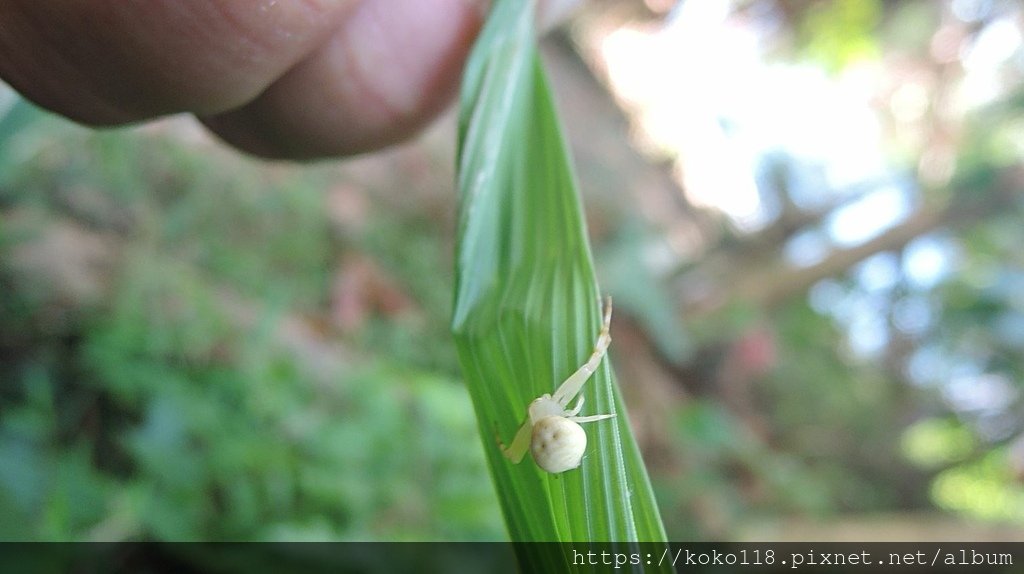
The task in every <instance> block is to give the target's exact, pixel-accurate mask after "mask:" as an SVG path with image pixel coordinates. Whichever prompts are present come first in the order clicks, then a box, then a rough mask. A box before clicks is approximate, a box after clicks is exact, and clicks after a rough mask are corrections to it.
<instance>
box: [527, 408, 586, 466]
mask: <svg viewBox="0 0 1024 574" xmlns="http://www.w3.org/2000/svg"><path fill="white" fill-rule="evenodd" d="M586 450H587V433H586V432H584V431H583V428H582V427H581V426H580V425H579V424H577V423H575V422H573V421H571V420H569V419H567V418H565V417H560V416H549V417H544V418H542V419H540V420H539V421H537V422H536V423H535V424H534V425H533V437H532V440H531V442H530V454H532V455H533V460H534V462H536V463H537V466H539V467H541V468H542V469H544V470H546V471H548V472H550V473H559V472H565V471H567V470H572V469H574V468H576V467H578V466H579V465H580V462H581V461H582V460H583V453H584V452H585V451H586Z"/></svg>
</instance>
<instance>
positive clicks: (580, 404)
mask: <svg viewBox="0 0 1024 574" xmlns="http://www.w3.org/2000/svg"><path fill="white" fill-rule="evenodd" d="M582 410H583V395H580V397H579V398H578V399H576V405H575V406H573V407H572V410H571V411H566V413H565V416H567V417H574V416H576V415H578V414H580V411H582Z"/></svg>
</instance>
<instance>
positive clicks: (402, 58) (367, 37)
mask: <svg viewBox="0 0 1024 574" xmlns="http://www.w3.org/2000/svg"><path fill="white" fill-rule="evenodd" d="M483 16H484V14H483V10H482V3H481V2H476V1H473V0H431V1H426V0H362V1H361V2H360V3H359V5H358V6H357V7H356V8H355V9H354V10H353V11H352V12H351V13H350V14H349V15H348V16H347V18H346V19H345V21H344V22H343V23H342V24H341V25H340V26H339V28H338V29H337V30H336V31H335V32H334V34H333V35H332V36H331V38H330V39H329V40H328V41H327V42H326V43H325V44H324V45H323V46H322V47H321V48H320V49H319V50H317V51H316V52H315V53H314V54H312V55H311V56H310V57H309V58H307V59H306V60H305V61H304V62H302V63H301V64H299V65H298V66H296V67H295V68H293V69H292V70H291V71H289V72H288V73H287V74H285V75H284V77H282V78H281V79H280V80H278V81H277V82H275V83H274V84H273V85H272V86H270V88H269V89H267V90H266V91H265V92H264V93H263V94H261V95H260V96H259V97H258V98H256V99H255V100H254V101H252V102H251V103H249V104H247V105H245V106H242V107H241V108H239V109H237V110H233V111H231V112H228V113H224V114H218V115H215V116H212V117H206V118H203V121H204V122H205V123H206V124H207V126H209V127H210V128H211V129H212V130H213V131H214V132H216V133H217V134H218V135H220V137H222V138H223V139H225V140H226V141H228V142H229V143H231V144H232V145H235V146H237V147H239V148H241V149H244V150H246V151H249V152H251V153H255V154H257V155H263V156H270V157H290V158H310V157H318V156H329V155H350V154H354V153H359V152H363V151H367V150H371V149H376V148H380V147H383V146H385V145H388V144H391V143H394V142H397V141H400V140H402V139H405V138H407V137H409V136H410V135H411V134H413V133H415V132H416V131H417V130H419V129H420V128H421V127H423V126H424V125H425V124H426V123H427V122H428V121H429V120H430V119H432V118H433V117H434V116H436V115H437V114H438V113H439V112H440V111H441V110H442V109H443V108H444V107H445V106H446V105H447V104H448V102H449V101H450V100H451V98H452V97H453V95H454V93H455V91H456V88H457V85H458V78H459V75H460V73H461V71H462V67H463V64H464V63H465V60H466V56H467V55H468V53H469V50H470V47H471V45H472V41H473V39H474V37H475V36H476V33H477V32H478V30H479V27H480V25H481V23H482V20H483Z"/></svg>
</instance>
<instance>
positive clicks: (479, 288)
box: [452, 0, 665, 542]
mask: <svg viewBox="0 0 1024 574" xmlns="http://www.w3.org/2000/svg"><path fill="white" fill-rule="evenodd" d="M533 34H534V31H533V3H532V2H530V1H529V0H499V1H498V2H497V3H496V4H495V6H494V9H493V11H492V13H491V17H490V18H489V20H488V23H487V25H486V26H485V28H484V30H483V32H482V33H481V36H480V38H479V40H478V42H477V45H476V47H475V48H474V52H473V55H472V56H471V58H470V62H469V64H468V66H467V69H466V72H465V76H464V85H463V92H462V110H461V116H460V123H459V158H458V162H459V174H458V184H459V192H460V213H459V229H458V243H457V248H456V251H457V252H456V288H455V304H454V312H453V319H452V330H453V332H454V334H455V338H456V344H457V346H458V350H459V357H460V361H461V364H462V367H463V372H464V375H465V378H466V381H467V385H468V386H469V390H470V395H471V396H472V398H473V403H474V406H475V409H476V412H477V418H478V424H479V427H480V432H481V435H482V437H484V443H485V451H486V452H487V457H488V463H489V465H490V467H491V471H492V475H493V477H494V481H495V485H496V486H497V489H498V493H499V498H500V500H501V502H502V507H503V511H504V514H505V517H506V521H507V523H508V526H509V531H510V534H511V536H512V538H513V539H514V540H517V541H555V542H567V541H576V542H584V541H614V542H636V541H646V542H660V541H663V540H664V539H665V534H664V529H663V527H662V523H661V518H660V515H659V514H658V509H657V506H656V504H655V501H654V497H653V494H652V491H651V487H650V483H649V480H648V478H647V473H646V470H645V468H644V466H643V462H642V460H641V458H640V454H639V449H638V448H637V445H636V441H635V440H634V438H633V436H632V433H631V431H630V428H629V421H628V417H627V414H626V411H625V407H624V405H623V402H622V399H621V396H620V393H619V391H618V387H617V385H616V383H615V381H614V377H613V374H612V370H611V368H610V361H609V359H608V358H607V357H606V358H605V360H604V361H602V363H601V365H600V367H599V368H598V370H597V372H596V373H595V374H594V376H593V377H592V378H591V380H590V381H588V382H587V383H586V385H585V386H584V387H583V391H582V392H583V395H584V396H585V397H586V403H585V406H584V414H595V413H616V414H617V415H618V416H616V417H615V418H613V419H609V420H605V421H599V422H596V423H587V424H585V425H584V429H585V430H586V432H587V435H588V439H589V445H588V447H587V454H586V455H585V457H584V459H583V463H582V465H581V466H580V468H579V469H576V470H571V471H568V472H565V473H562V474H558V475H552V474H548V473H546V472H544V471H542V470H540V469H539V468H538V467H537V466H536V465H535V464H534V463H533V461H532V460H529V458H530V457H529V455H527V457H526V459H524V460H523V461H522V462H521V463H519V464H512V463H511V462H509V461H508V460H506V459H505V458H504V456H503V455H502V453H501V451H500V449H499V447H498V440H499V439H500V440H503V441H505V442H509V441H511V440H512V437H513V436H514V435H515V432H516V430H517V429H518V427H519V425H520V424H522V422H523V421H524V420H525V417H526V408H527V406H528V404H529V403H530V401H532V400H533V399H535V398H536V397H538V396H540V395H542V394H544V393H551V392H553V391H554V389H555V388H557V387H558V385H560V384H561V382H562V381H563V380H565V378H566V377H568V375H569V374H571V373H572V372H573V371H575V370H576V369H577V368H578V367H579V366H580V365H581V364H583V363H584V362H585V361H586V359H587V358H588V357H589V356H590V353H591V351H592V350H593V345H594V342H595V340H596V338H597V335H598V331H599V328H600V321H601V302H600V295H599V290H598V286H597V282H596V278H595V274H594V266H593V260H592V257H591V253H590V247H589V243H588V240H587V236H586V230H585V224H584V219H583V215H582V207H581V204H580V199H579V194H578V192H577V186H576V183H575V176H574V174H573V172H572V168H571V164H570V162H569V156H568V152H567V150H566V146H565V143H564V138H563V136H562V133H561V128H560V125H559V122H558V118H557V115H556V111H555V107H554V102H553V99H552V96H551V90H550V87H549V85H548V82H547V79H546V77H545V74H544V70H543V67H542V65H541V62H540V59H539V56H538V54H537V49H536V42H535V40H534V36H533Z"/></svg>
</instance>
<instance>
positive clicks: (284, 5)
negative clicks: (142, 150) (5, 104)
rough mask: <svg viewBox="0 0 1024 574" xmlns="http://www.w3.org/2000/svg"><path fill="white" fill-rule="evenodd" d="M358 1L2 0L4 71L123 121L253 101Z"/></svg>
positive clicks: (48, 96)
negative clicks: (72, 0)
mask: <svg viewBox="0 0 1024 574" xmlns="http://www.w3.org/2000/svg"><path fill="white" fill-rule="evenodd" d="M354 5H355V0H146V1H141V2H56V1H53V0H4V1H2V2H0V78H3V79H4V80H5V81H6V82H7V83H9V84H11V85H12V86H13V87H14V88H15V89H16V90H18V91H19V92H21V93H22V94H23V95H24V96H26V97H27V98H29V99H30V100H33V101H35V102H36V103H37V104H39V105H41V106H43V107H45V108H48V109H50V110H53V111H55V112H57V113H60V114H63V115H65V116H67V117H70V118H72V119H74V120H77V121H80V122H83V123H88V124H95V125H104V124H117V123H124V122H128V121H134V120H139V119H144V118H149V117H153V116H157V115H162V114H166V113H171V112H177V111H184V110H189V111H194V112H199V113H207V114H209V113H217V112H219V111H223V110H227V109H231V108H234V107H237V106H239V105H242V104H244V103H245V102H248V101H250V100H251V99H253V98H254V97H256V96H257V95H258V94H259V93H260V92H262V91H263V90H264V89H265V88H266V87H267V86H268V85H270V84H271V83H272V82H273V81H274V80H276V79H277V78H278V77H279V76H280V75H281V74H283V73H284V72H285V71H287V70H288V69H289V68H291V67H292V66H294V65H295V64H296V63H297V62H299V61H300V60H302V59H303V58H305V57H306V56H307V54H308V53H310V52H311V51H312V50H314V49H315V48H316V47H317V46H319V45H320V44H321V43H322V42H323V41H324V39H325V38H326V37H327V36H328V35H329V34H330V33H331V31H332V30H333V29H334V28H335V27H336V25H337V23H338V22H339V21H341V20H342V19H343V18H344V16H345V13H346V12H347V11H349V10H350V9H351V8H352V7H353V6H354Z"/></svg>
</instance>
